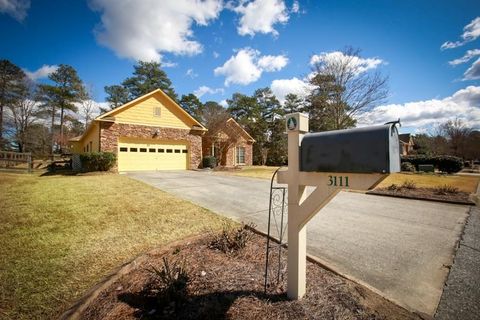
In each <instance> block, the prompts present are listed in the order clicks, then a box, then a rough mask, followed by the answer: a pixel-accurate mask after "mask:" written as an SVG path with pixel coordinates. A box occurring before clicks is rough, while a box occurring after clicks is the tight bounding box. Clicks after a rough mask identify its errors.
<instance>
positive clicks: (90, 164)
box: [80, 152, 117, 171]
mask: <svg viewBox="0 0 480 320" xmlns="http://www.w3.org/2000/svg"><path fill="white" fill-rule="evenodd" d="M116 160H117V157H116V156H115V154H114V153H112V152H88V153H82V154H81V155H80V161H81V163H82V170H84V171H108V170H110V169H111V168H112V167H113V166H114V165H115V161H116Z"/></svg>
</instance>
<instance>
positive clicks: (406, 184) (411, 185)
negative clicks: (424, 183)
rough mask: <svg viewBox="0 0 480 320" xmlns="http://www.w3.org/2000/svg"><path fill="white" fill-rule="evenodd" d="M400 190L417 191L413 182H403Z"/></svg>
mask: <svg viewBox="0 0 480 320" xmlns="http://www.w3.org/2000/svg"><path fill="white" fill-rule="evenodd" d="M402 188H405V189H409V190H414V189H417V184H416V183H415V182H414V181H413V180H405V181H404V182H403V184H402Z"/></svg>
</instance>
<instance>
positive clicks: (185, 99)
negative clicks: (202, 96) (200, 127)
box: [179, 93, 203, 120]
mask: <svg viewBox="0 0 480 320" xmlns="http://www.w3.org/2000/svg"><path fill="white" fill-rule="evenodd" d="M179 104H180V106H181V107H182V108H183V110H185V111H187V112H188V113H189V114H190V115H191V116H192V117H194V118H195V119H197V120H201V117H202V109H203V104H202V102H201V101H200V100H199V99H198V98H197V96H196V95H194V94H193V93H190V94H188V95H182V98H181V99H180V101H179Z"/></svg>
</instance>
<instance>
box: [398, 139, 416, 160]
mask: <svg viewBox="0 0 480 320" xmlns="http://www.w3.org/2000/svg"><path fill="white" fill-rule="evenodd" d="M398 140H399V142H400V154H401V155H402V156H408V155H409V154H411V153H412V151H413V146H414V145H415V144H414V142H413V137H412V136H411V135H410V133H404V134H399V135H398Z"/></svg>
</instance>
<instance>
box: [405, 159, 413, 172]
mask: <svg viewBox="0 0 480 320" xmlns="http://www.w3.org/2000/svg"><path fill="white" fill-rule="evenodd" d="M402 171H408V172H415V166H414V165H413V164H411V163H410V162H408V161H405V162H402Z"/></svg>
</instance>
